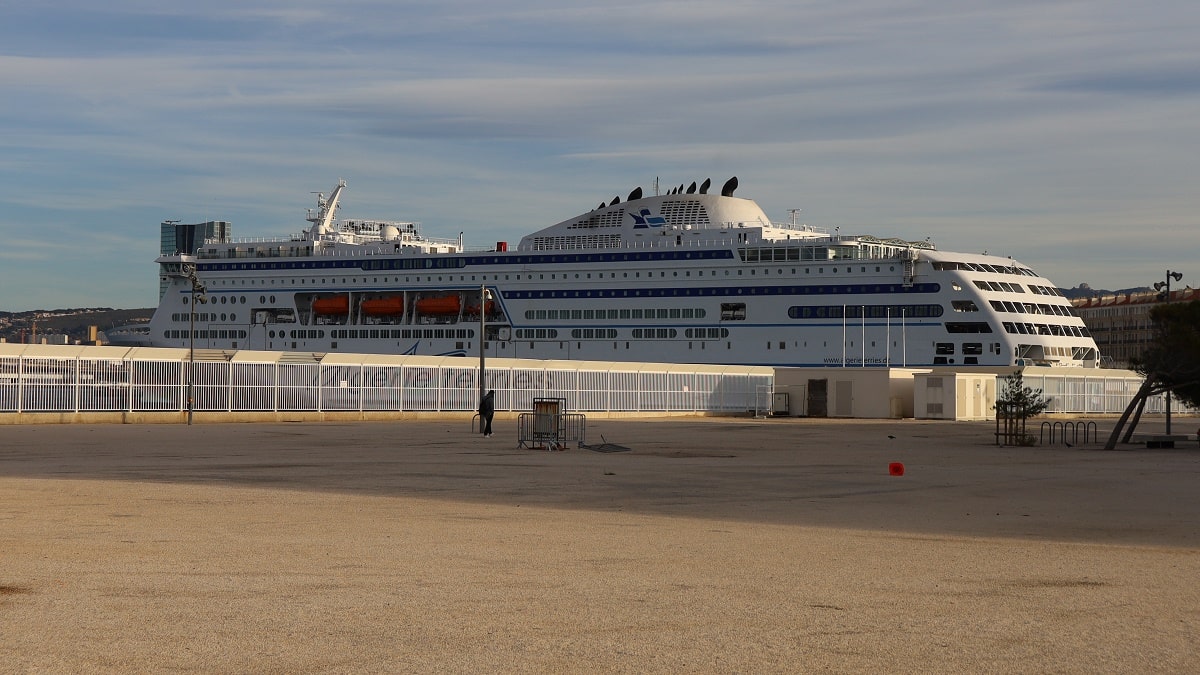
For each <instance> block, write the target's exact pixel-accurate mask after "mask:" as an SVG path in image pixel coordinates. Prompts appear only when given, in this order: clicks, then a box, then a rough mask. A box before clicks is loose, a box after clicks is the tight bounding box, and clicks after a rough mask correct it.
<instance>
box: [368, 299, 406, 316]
mask: <svg viewBox="0 0 1200 675" xmlns="http://www.w3.org/2000/svg"><path fill="white" fill-rule="evenodd" d="M362 311H363V314H366V315H367V316H392V315H394V314H403V313H404V298H402V297H400V296H395V297H391V298H372V299H370V300H363V301H362Z"/></svg>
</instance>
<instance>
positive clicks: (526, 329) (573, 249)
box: [149, 177, 1099, 367]
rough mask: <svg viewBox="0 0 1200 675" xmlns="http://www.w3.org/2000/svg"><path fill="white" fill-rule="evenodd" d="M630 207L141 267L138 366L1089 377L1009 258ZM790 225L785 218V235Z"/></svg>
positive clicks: (728, 191)
mask: <svg viewBox="0 0 1200 675" xmlns="http://www.w3.org/2000/svg"><path fill="white" fill-rule="evenodd" d="M710 185H711V182H710V181H709V180H705V181H703V183H702V184H700V185H697V184H696V183H694V182H693V183H691V184H690V185H688V186H687V187H684V186H683V185H680V186H679V187H677V188H671V189H670V190H667V191H666V192H665V193H664V194H657V193H658V192H659V189H658V188H657V187H656V188H655V189H654V192H655V193H656V194H654V195H644V194H643V192H642V189H641V188H637V189H635V190H633V191H632V192H631V193H630V194H629V195H628V196H627V198H626V199H625V200H624V201H622V200H621V199H620V197H619V196H618V197H616V198H614V199H612V200H611V201H608V200H606V201H604V202H601V203H600V205H599V206H598V207H596V208H594V209H592V210H591V211H588V212H586V213H583V214H582V215H579V216H576V217H573V218H569V219H567V220H564V221H562V222H560V223H558V224H556V225H552V226H550V227H546V228H545V229H542V230H539V231H536V232H533V233H532V234H529V235H528V236H526V237H524V238H523V239H522V240H521V241H520V242H519V244H518V245H516V246H513V247H510V246H508V244H507V243H506V242H498V243H496V244H495V246H489V247H487V248H485V249H468V248H467V247H465V246H464V245H463V239H462V235H461V234H460V235H459V236H458V238H456V239H434V238H428V237H426V236H424V235H423V234H422V232H421V229H420V227H419V225H418V224H417V223H415V222H395V221H377V220H352V219H348V220H339V219H338V218H337V217H336V213H337V210H338V205H339V201H340V199H341V197H342V194H343V192H344V190H345V189H346V183H345V181H339V183H338V185H337V186H336V188H335V189H334V190H333V191H332V192H331V193H330V194H329V195H328V196H326V195H324V194H320V195H318V198H317V207H316V208H315V209H310V210H309V213H308V218H307V220H308V222H309V223H310V226H308V227H307V228H306V229H305V230H304V231H303V232H301V233H299V234H295V235H292V236H288V237H283V238H279V239H265V240H264V239H255V240H239V241H231V242H220V243H217V242H212V241H208V242H206V243H204V244H203V245H202V246H200V247H199V248H198V249H197V250H196V251H194V252H188V253H182V254H176V255H168V256H162V257H160V258H159V259H158V261H157V262H158V264H159V266H160V270H161V274H162V277H163V281H164V282H166V293H165V295H164V296H163V298H162V303H161V305H160V306H159V308H158V310H157V311H156V313H155V315H154V318H153V320H152V321H151V324H150V335H149V340H150V342H151V344H153V345H155V346H169V347H185V348H187V347H189V346H194V347H195V348H204V349H254V350H278V351H303V352H314V353H323V352H335V351H341V352H355V353H388V354H424V355H460V356H470V355H475V354H478V353H479V350H480V344H479V342H480V340H482V341H483V349H484V352H485V353H486V354H487V355H488V356H496V357H513V358H531V359H578V360H601V361H641V362H669V363H708V364H747V365H771V366H806V367H812V366H828V367H887V366H892V367H921V366H943V365H945V366H990V367H998V366H999V367H1007V366H1022V365H1041V366H1076V367H1096V366H1097V365H1098V363H1099V353H1098V350H1097V348H1096V343H1095V342H1094V341H1093V339H1092V337H1091V336H1090V335H1089V334H1088V331H1087V329H1086V328H1085V327H1084V324H1083V321H1082V320H1081V319H1080V318H1079V317H1078V315H1077V314H1076V312H1075V309H1074V308H1073V307H1072V306H1071V303H1070V302H1069V301H1068V300H1067V299H1065V298H1064V297H1063V295H1062V293H1061V292H1060V291H1059V290H1058V289H1057V288H1056V287H1055V285H1054V284H1053V283H1052V282H1051V281H1049V280H1048V279H1046V278H1044V277H1042V276H1040V275H1038V274H1037V273H1035V272H1034V271H1033V270H1031V269H1029V268H1028V267H1026V266H1025V265H1022V264H1021V263H1019V262H1017V261H1015V260H1012V259H1010V258H1000V257H995V256H988V255H980V254H970V253H951V252H947V251H939V250H937V249H936V248H935V247H934V246H933V245H932V244H931V243H929V242H928V241H904V240H901V239H894V238H879V237H873V236H867V235H854V236H850V235H845V234H841V233H840V232H838V231H836V230H835V231H834V232H833V233H832V234H831V233H830V232H827V231H822V230H818V229H817V228H812V227H808V226H805V225H799V224H796V223H794V222H792V223H779V222H772V221H771V220H770V219H769V218H768V217H767V215H766V214H765V213H764V212H763V210H762V209H761V208H760V207H759V206H758V205H757V204H756V203H755V202H754V201H752V200H749V199H744V198H740V197H735V196H734V192H735V191H736V190H737V187H738V185H737V178H736V177H735V178H731V179H730V180H729V181H728V182H726V183H725V184H724V185H723V186H722V187H721V188H720V189H719V190H714V191H713V192H711V193H710ZM792 220H793V221H794V213H793V218H792Z"/></svg>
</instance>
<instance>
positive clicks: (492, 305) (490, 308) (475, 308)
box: [467, 300, 496, 316]
mask: <svg viewBox="0 0 1200 675" xmlns="http://www.w3.org/2000/svg"><path fill="white" fill-rule="evenodd" d="M483 306H484V308H485V309H487V313H488V314H495V313H496V301H495V300H488V301H487V302H486V303H484V305H483ZM467 314H474V315H476V316H478V315H479V305H467Z"/></svg>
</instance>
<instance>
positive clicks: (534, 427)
mask: <svg viewBox="0 0 1200 675" xmlns="http://www.w3.org/2000/svg"><path fill="white" fill-rule="evenodd" d="M568 443H575V447H579V446H580V445H581V444H584V443H587V415H583V414H580V413H551V414H547V413H521V414H520V415H518V416H517V446H518V447H522V448H529V449H531V450H566V449H567V444H568Z"/></svg>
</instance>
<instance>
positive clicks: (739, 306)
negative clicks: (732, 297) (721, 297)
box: [721, 302, 746, 321]
mask: <svg viewBox="0 0 1200 675" xmlns="http://www.w3.org/2000/svg"><path fill="white" fill-rule="evenodd" d="M721 320H722V321H745V320H746V303H744V302H722V303H721Z"/></svg>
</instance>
